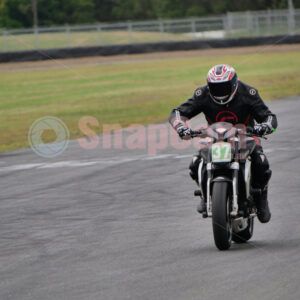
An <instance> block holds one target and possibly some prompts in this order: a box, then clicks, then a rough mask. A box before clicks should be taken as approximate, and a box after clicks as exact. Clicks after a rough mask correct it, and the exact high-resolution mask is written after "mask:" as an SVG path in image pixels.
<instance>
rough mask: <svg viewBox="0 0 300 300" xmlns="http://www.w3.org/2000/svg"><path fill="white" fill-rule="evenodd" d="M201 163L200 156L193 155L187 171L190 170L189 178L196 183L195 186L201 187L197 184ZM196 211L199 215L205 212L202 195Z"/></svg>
mask: <svg viewBox="0 0 300 300" xmlns="http://www.w3.org/2000/svg"><path fill="white" fill-rule="evenodd" d="M200 163H201V157H200V154H198V155H195V156H194V157H193V159H192V161H191V163H190V166H189V169H190V176H191V177H192V179H193V180H195V182H196V183H197V185H201V182H199V175H198V172H199V165H200ZM197 211H198V212H199V213H200V214H201V213H203V212H205V211H206V204H205V200H204V195H202V196H200V203H199V205H198V206H197Z"/></svg>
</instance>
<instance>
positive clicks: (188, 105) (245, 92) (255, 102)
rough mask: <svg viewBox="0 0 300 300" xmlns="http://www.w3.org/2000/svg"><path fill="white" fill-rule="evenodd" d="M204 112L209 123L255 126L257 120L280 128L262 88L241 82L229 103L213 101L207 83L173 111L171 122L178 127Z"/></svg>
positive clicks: (170, 117)
mask: <svg viewBox="0 0 300 300" xmlns="http://www.w3.org/2000/svg"><path fill="white" fill-rule="evenodd" d="M201 112H202V113H204V115H205V118H206V120H207V122H208V124H213V123H216V122H229V123H232V124H241V123H242V124H245V125H246V126H250V127H253V126H254V124H255V122H254V120H255V121H256V122H257V123H264V122H267V123H269V124H270V125H271V126H272V127H273V128H274V129H276V127H277V118H276V115H275V114H273V113H272V112H271V111H270V110H269V108H268V107H267V106H266V105H265V103H264V102H263V100H262V99H261V98H260V96H259V94H258V91H257V90H256V89H255V88H253V87H251V86H249V85H247V84H245V83H243V82H241V81H239V85H238V89H237V92H236V94H235V96H234V98H233V100H232V101H231V102H229V103H228V104H226V105H221V104H217V103H215V102H214V101H213V100H212V98H211V96H210V94H209V90H208V86H207V85H205V86H201V87H199V88H197V89H196V91H195V93H194V95H193V96H192V97H191V98H190V99H188V100H187V101H186V102H185V103H183V104H181V105H180V106H178V107H177V108H175V109H173V110H172V112H171V114H170V116H169V121H170V123H171V125H172V126H173V127H174V128H176V127H178V125H181V124H182V123H183V124H184V122H185V121H186V120H189V119H191V118H193V117H195V116H196V115H198V114H199V113H201Z"/></svg>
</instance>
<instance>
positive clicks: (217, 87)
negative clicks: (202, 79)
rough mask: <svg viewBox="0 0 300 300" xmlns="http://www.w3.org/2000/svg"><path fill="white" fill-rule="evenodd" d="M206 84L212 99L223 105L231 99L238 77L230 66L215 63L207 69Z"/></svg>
mask: <svg viewBox="0 0 300 300" xmlns="http://www.w3.org/2000/svg"><path fill="white" fill-rule="evenodd" d="M207 84H208V88H209V93H210V96H211V98H212V99H213V101H214V102H216V103H217V104H223V105H224V104H227V103H229V102H230V101H231V100H232V99H233V97H234V95H235V93H236V91H237V88H238V77H237V74H236V72H235V69H234V68H232V67H231V66H229V65H217V66H214V67H213V68H211V69H210V70H209V72H208V74H207Z"/></svg>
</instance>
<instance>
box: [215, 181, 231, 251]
mask: <svg viewBox="0 0 300 300" xmlns="http://www.w3.org/2000/svg"><path fill="white" fill-rule="evenodd" d="M230 212H231V201H230V194H229V187H228V183H227V182H215V183H214V185H213V188H212V222H213V233H214V240H215V244H216V247H217V248H218V249H219V250H227V249H229V248H230V246H231V240H232V224H231V216H230Z"/></svg>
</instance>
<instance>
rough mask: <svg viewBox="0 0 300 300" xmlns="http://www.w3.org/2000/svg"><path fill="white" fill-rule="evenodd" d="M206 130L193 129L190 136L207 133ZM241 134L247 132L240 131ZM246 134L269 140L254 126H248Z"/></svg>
mask: <svg viewBox="0 0 300 300" xmlns="http://www.w3.org/2000/svg"><path fill="white" fill-rule="evenodd" d="M205 132H206V130H205V129H201V130H191V131H190V137H191V138H196V137H200V136H201V135H203V134H205ZM239 133H240V134H241V133H243V134H245V132H244V131H242V130H241V131H240V132H239ZM246 135H247V136H249V137H253V136H256V137H259V138H263V139H265V140H267V138H266V137H265V136H262V135H260V134H257V133H256V132H255V130H254V129H253V128H252V127H247V128H246Z"/></svg>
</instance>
